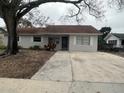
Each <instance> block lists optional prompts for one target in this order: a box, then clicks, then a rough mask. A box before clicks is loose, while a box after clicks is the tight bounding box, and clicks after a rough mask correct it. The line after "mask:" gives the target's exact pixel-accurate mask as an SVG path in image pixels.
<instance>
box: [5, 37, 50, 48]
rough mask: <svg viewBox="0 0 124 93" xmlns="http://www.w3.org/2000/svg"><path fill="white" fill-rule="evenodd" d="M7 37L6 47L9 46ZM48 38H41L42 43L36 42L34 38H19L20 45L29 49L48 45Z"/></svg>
mask: <svg viewBox="0 0 124 93" xmlns="http://www.w3.org/2000/svg"><path fill="white" fill-rule="evenodd" d="M7 38H8V37H7V36H4V45H7V41H8V40H7ZM47 42H48V38H47V37H46V36H41V42H34V41H33V36H19V41H18V45H19V46H21V47H23V48H29V47H31V46H34V45H38V46H41V47H42V48H43V47H44V45H45V44H47Z"/></svg>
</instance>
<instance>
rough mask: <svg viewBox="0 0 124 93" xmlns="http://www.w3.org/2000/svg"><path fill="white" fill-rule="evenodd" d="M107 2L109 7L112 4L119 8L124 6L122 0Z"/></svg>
mask: <svg viewBox="0 0 124 93" xmlns="http://www.w3.org/2000/svg"><path fill="white" fill-rule="evenodd" d="M108 3H109V5H110V6H111V7H113V5H114V6H115V7H116V8H117V9H119V10H121V9H123V8H124V0H109V1H108Z"/></svg>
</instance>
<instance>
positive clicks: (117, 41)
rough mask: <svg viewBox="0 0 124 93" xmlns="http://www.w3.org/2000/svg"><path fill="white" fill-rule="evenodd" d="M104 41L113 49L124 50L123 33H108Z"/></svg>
mask: <svg viewBox="0 0 124 93" xmlns="http://www.w3.org/2000/svg"><path fill="white" fill-rule="evenodd" d="M104 40H105V41H106V43H107V44H112V45H113V47H115V48H124V33H110V34H108V35H107V36H106V37H105V38H104Z"/></svg>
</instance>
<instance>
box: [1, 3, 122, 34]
mask: <svg viewBox="0 0 124 93" xmlns="http://www.w3.org/2000/svg"><path fill="white" fill-rule="evenodd" d="M67 7H69V5H65V4H58V3H57V4H44V5H42V6H40V7H39V8H38V9H39V10H40V11H41V12H42V13H43V15H45V16H49V17H50V19H51V21H52V22H53V23H55V24H56V25H60V24H63V25H64V24H67V25H68V24H69V25H70V24H71V25H76V24H77V23H76V22H71V23H70V22H62V21H59V19H60V17H61V16H63V15H64V14H65V12H67ZM84 19H85V20H84V21H82V23H81V25H92V26H94V27H96V28H97V29H100V28H101V27H104V26H110V27H111V28H112V32H116V33H124V11H121V12H120V11H115V10H112V9H108V10H107V12H106V13H105V18H102V20H101V21H100V20H96V19H95V18H94V17H92V16H89V15H87V14H85V16H84ZM1 26H4V22H3V20H2V19H0V27H1Z"/></svg>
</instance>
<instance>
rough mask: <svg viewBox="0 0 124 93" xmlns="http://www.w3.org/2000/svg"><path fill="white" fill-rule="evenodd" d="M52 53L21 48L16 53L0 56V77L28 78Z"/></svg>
mask: <svg viewBox="0 0 124 93" xmlns="http://www.w3.org/2000/svg"><path fill="white" fill-rule="evenodd" d="M54 53H55V52H51V51H37V50H21V51H20V53H18V54H17V55H12V56H8V57H6V58H0V77H7V78H26V79H29V78H31V77H32V76H33V75H34V74H35V73H36V72H37V71H38V70H39V69H40V68H41V67H42V66H43V65H44V64H45V62H46V61H47V60H48V59H49V58H50V57H51V56H52V55H54Z"/></svg>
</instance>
